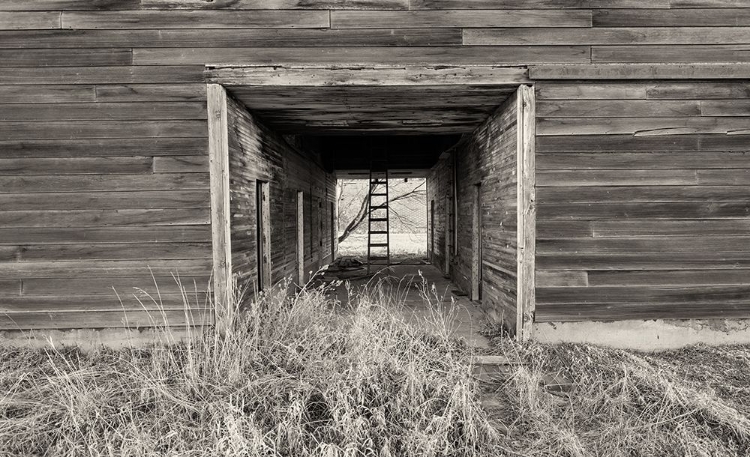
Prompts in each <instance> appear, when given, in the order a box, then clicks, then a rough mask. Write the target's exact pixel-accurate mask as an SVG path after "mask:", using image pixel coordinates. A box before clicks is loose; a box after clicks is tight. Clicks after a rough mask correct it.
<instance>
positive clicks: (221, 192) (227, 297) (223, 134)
mask: <svg viewBox="0 0 750 457" xmlns="http://www.w3.org/2000/svg"><path fill="white" fill-rule="evenodd" d="M207 97H208V102H207V103H208V155H209V170H210V183H211V239H212V242H213V249H212V251H213V289H214V307H215V308H216V313H215V317H214V319H215V324H216V326H217V328H218V329H222V328H223V327H224V325H226V322H224V321H223V319H226V318H227V317H228V311H229V309H227V307H229V306H230V305H231V303H230V301H231V290H232V239H231V234H230V217H231V214H230V209H229V130H228V116H227V93H226V90H225V89H224V87H222V86H221V85H219V84H208V86H207Z"/></svg>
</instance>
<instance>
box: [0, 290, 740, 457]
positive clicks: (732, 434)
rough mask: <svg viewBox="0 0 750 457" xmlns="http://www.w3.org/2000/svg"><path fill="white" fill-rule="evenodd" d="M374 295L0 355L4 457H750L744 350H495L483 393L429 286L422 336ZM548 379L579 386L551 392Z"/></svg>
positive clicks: (504, 342)
mask: <svg viewBox="0 0 750 457" xmlns="http://www.w3.org/2000/svg"><path fill="white" fill-rule="evenodd" d="M382 286H383V284H382V283H377V284H372V287H370V288H369V289H367V290H365V291H363V292H361V294H362V295H361V296H360V297H359V299H358V300H357V301H356V303H357V304H356V306H354V307H353V308H352V309H347V310H346V311H344V312H342V311H340V310H337V309H336V308H335V307H334V306H333V304H332V303H331V302H330V301H329V300H328V299H327V298H326V297H327V295H326V290H325V289H324V288H313V289H307V290H303V291H301V292H299V293H298V294H297V295H295V296H293V297H288V296H287V295H286V293H284V287H281V288H279V289H278V290H276V291H274V292H272V293H270V294H267V295H264V296H262V297H260V298H259V300H258V301H256V302H253V303H251V304H250V305H249V306H247V307H245V308H243V310H242V311H240V310H239V307H238V306H236V305H234V304H232V305H231V306H227V307H225V308H222V310H221V313H224V315H222V316H221V317H222V319H223V322H225V324H226V325H222V326H221V328H220V331H218V332H214V331H212V330H205V331H202V332H199V331H197V330H196V331H195V332H194V334H193V335H192V338H189V339H187V340H185V341H178V340H177V339H176V338H175V337H174V336H173V335H172V334H171V333H170V331H169V330H168V329H162V330H161V331H162V338H161V340H162V341H161V343H159V344H157V345H155V346H153V347H148V348H141V349H136V348H131V349H127V350H121V351H114V350H106V349H101V350H98V351H94V352H86V353H84V352H81V351H80V350H78V349H75V348H60V349H55V348H52V347H50V348H48V349H46V350H33V349H13V348H7V347H6V348H0V456H2V457H5V456H6V455H7V456H11V455H23V456H27V455H44V456H53V455H54V456H57V455H59V456H77V455H86V456H165V455H166V456H177V455H179V456H216V455H219V456H221V455H226V456H229V455H231V456H243V455H244V456H277V455H280V456H383V457H385V456H490V455H492V456H501V455H518V456H725V455H728V456H745V455H749V454H750V419H749V418H748V411H750V387H748V386H750V350H749V349H748V347H747V346H731V347H720V348H707V347H701V346H698V347H693V348H686V349H683V350H680V351H672V352H665V353H659V354H643V353H637V352H632V351H622V350H613V349H604V348H599V347H593V346H586V345H557V346H552V345H541V344H535V343H529V344H523V345H522V344H517V343H515V342H513V341H512V340H509V339H507V338H504V337H500V338H496V339H494V340H493V341H494V343H495V345H494V347H493V348H492V349H490V350H489V351H488V352H490V353H497V354H502V355H505V356H506V357H507V358H509V359H511V360H515V361H519V362H522V363H520V364H518V365H514V366H513V367H512V368H511V369H510V370H508V372H507V374H506V375H504V376H502V377H500V378H499V379H497V380H495V381H494V382H491V383H478V382H477V381H475V380H474V379H473V378H472V377H471V376H470V372H471V370H470V367H469V365H468V361H469V356H470V355H471V352H472V351H471V350H470V349H469V348H467V347H466V345H465V344H462V343H461V342H460V341H456V340H455V339H453V338H452V336H451V333H452V332H451V327H452V325H453V321H452V318H451V316H452V315H453V314H452V312H451V309H441V308H440V306H441V303H444V301H443V300H442V299H441V298H440V297H436V296H435V294H432V296H431V294H430V292H431V291H430V290H429V289H428V288H423V289H422V292H423V296H424V298H425V299H426V300H428V301H429V302H430V303H429V304H428V305H427V306H430V309H431V310H433V311H434V312H430V313H426V315H427V321H426V322H424V323H423V324H425V325H413V322H408V321H409V320H408V319H406V318H405V316H404V313H403V312H401V311H403V310H402V309H400V307H399V306H400V305H399V298H398V297H402V296H403V295H398V294H395V295H393V294H390V292H389V291H388V290H387V288H384V287H382ZM407 287H413V285H412V284H408V285H407ZM240 301H241V300H239V299H237V300H236V301H235V302H236V303H239V302H240ZM446 316H447V317H446ZM550 378H562V379H565V380H568V381H570V382H571V383H572V384H573V387H572V388H571V389H570V391H569V392H568V393H566V394H564V395H551V394H550V393H548V392H547V391H546V390H545V389H544V388H543V386H544V384H546V383H548V382H549V379H550ZM487 397H491V398H492V399H494V400H495V401H494V403H493V404H494V406H493V407H491V408H489V409H488V410H487V411H485V410H484V409H482V408H481V406H480V401H481V400H482V399H483V398H484V399H486V398H487Z"/></svg>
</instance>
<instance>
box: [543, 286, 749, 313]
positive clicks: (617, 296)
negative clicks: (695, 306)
mask: <svg viewBox="0 0 750 457" xmlns="http://www.w3.org/2000/svg"><path fill="white" fill-rule="evenodd" d="M537 294H538V297H539V298H538V300H539V304H540V305H543V304H557V305H560V304H564V303H565V304H571V305H579V304H585V303H593V304H596V303H602V304H603V303H609V304H626V303H629V304H639V303H640V304H651V303H674V304H682V303H701V304H703V305H704V306H706V305H712V304H716V305H721V304H745V305H747V307H748V308H750V299H749V298H748V297H750V286H747V285H730V286H710V287H701V288H695V287H658V286H651V287H643V286H638V287H626V286H625V287H616V286H609V287H550V288H540V289H539V290H538V291H537Z"/></svg>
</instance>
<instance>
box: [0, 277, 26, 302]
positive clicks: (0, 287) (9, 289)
mask: <svg viewBox="0 0 750 457" xmlns="http://www.w3.org/2000/svg"><path fill="white" fill-rule="evenodd" d="M20 294H21V281H13V280H11V281H6V280H0V297H3V299H4V297H9V296H14V295H16V296H17V295H20Z"/></svg>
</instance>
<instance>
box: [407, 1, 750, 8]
mask: <svg viewBox="0 0 750 457" xmlns="http://www.w3.org/2000/svg"><path fill="white" fill-rule="evenodd" d="M686 1H689V0H686ZM695 1H698V0H695ZM726 1H732V0H726ZM736 1H742V0H736ZM669 5H670V0H651V1H648V2H644V1H643V0H411V2H410V3H409V6H410V8H411V9H414V10H420V9H438V10H440V9H478V10H491V9H529V8H534V9H537V8H538V9H543V8H551V9H564V8H669Z"/></svg>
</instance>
